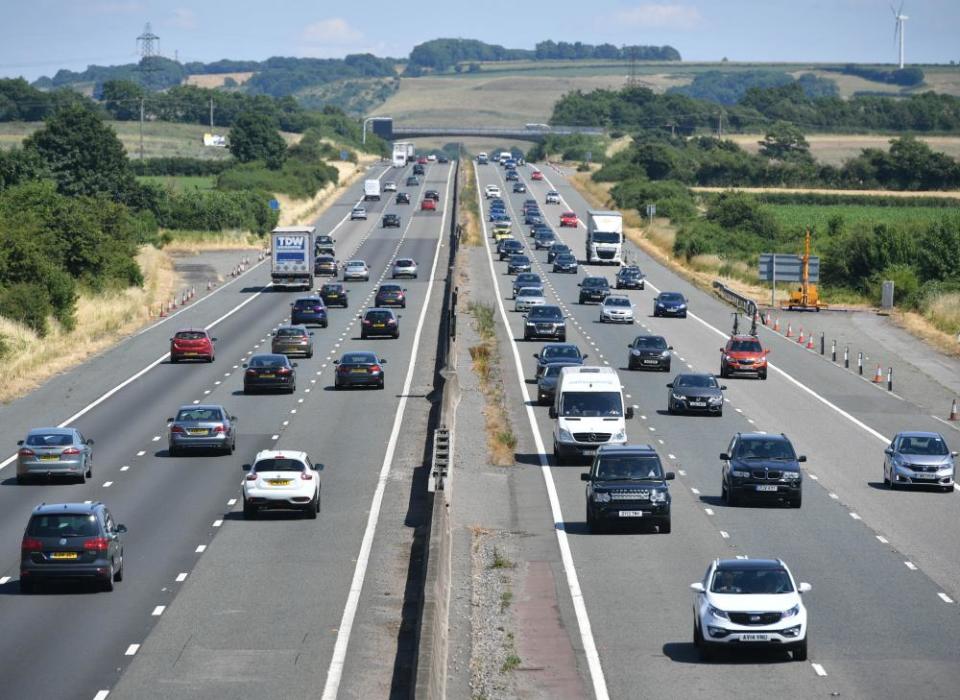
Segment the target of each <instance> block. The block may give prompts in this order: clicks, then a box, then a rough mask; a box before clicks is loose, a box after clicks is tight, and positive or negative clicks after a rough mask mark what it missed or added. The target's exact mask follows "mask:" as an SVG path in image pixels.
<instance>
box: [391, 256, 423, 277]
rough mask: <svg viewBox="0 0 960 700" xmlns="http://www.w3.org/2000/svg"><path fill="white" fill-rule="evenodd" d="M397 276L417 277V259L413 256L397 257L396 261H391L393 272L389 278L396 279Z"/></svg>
mask: <svg viewBox="0 0 960 700" xmlns="http://www.w3.org/2000/svg"><path fill="white" fill-rule="evenodd" d="M397 277H412V278H413V279H417V261H416V260H414V259H413V258H397V261H396V262H395V263H393V272H392V273H391V275H390V278H391V279H397Z"/></svg>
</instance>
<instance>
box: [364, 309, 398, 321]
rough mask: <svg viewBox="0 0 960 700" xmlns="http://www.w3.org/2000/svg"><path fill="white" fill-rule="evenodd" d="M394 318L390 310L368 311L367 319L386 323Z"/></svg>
mask: <svg viewBox="0 0 960 700" xmlns="http://www.w3.org/2000/svg"><path fill="white" fill-rule="evenodd" d="M392 318H393V314H392V313H390V312H389V311H368V312H367V315H366V319H367V320H368V321H373V322H374V323H386V322H387V321H389V320H390V319H392Z"/></svg>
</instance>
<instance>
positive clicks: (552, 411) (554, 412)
mask: <svg viewBox="0 0 960 700" xmlns="http://www.w3.org/2000/svg"><path fill="white" fill-rule="evenodd" d="M549 415H550V418H552V419H554V420H556V418H557V409H555V408H554V407H553V406H551V407H550V414H549Z"/></svg>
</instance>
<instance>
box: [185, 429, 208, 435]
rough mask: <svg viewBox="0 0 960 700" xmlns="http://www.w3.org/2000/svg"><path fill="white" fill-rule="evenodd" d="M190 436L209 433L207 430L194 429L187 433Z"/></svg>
mask: <svg viewBox="0 0 960 700" xmlns="http://www.w3.org/2000/svg"><path fill="white" fill-rule="evenodd" d="M187 434H188V435H206V434H207V431H206V429H205V428H199V429H193V430H188V431H187Z"/></svg>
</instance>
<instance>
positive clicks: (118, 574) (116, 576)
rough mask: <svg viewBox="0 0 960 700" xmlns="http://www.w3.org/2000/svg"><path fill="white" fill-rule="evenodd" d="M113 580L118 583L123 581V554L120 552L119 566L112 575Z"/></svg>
mask: <svg viewBox="0 0 960 700" xmlns="http://www.w3.org/2000/svg"><path fill="white" fill-rule="evenodd" d="M113 580H114V581H117V582H118V583H119V582H120V581H123V555H122V554H121V555H120V568H119V569H117V571H116V573H115V574H114V575H113Z"/></svg>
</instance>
